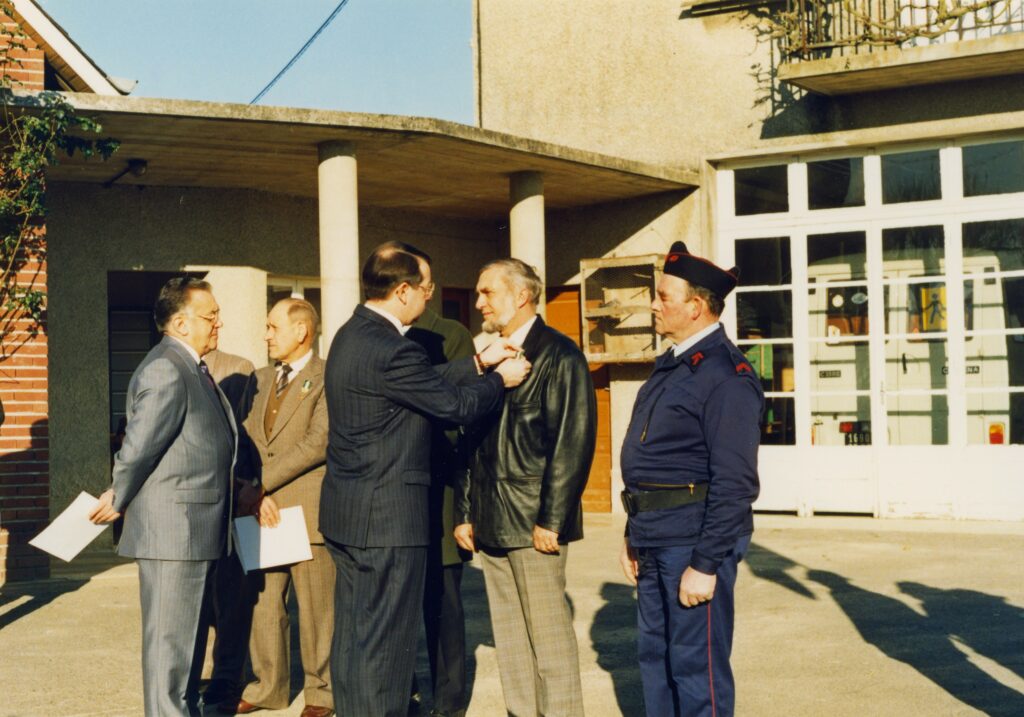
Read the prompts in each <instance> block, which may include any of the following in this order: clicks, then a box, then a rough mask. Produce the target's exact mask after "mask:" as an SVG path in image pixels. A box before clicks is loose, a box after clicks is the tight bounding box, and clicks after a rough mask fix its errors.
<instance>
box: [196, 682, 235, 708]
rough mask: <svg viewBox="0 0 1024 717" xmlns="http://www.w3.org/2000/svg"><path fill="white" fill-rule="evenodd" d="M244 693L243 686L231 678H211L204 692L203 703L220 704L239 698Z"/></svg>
mask: <svg viewBox="0 0 1024 717" xmlns="http://www.w3.org/2000/svg"><path fill="white" fill-rule="evenodd" d="M241 695H242V688H241V687H240V686H239V685H238V684H237V683H235V682H232V681H231V680H211V681H210V684H208V685H207V686H206V690H205V691H204V692H203V703H204V704H206V705H210V706H212V705H219V704H220V703H221V702H231V701H232V700H237V699H238V698H239V697H241Z"/></svg>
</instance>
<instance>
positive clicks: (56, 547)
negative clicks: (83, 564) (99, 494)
mask: <svg viewBox="0 0 1024 717" xmlns="http://www.w3.org/2000/svg"><path fill="white" fill-rule="evenodd" d="M97 500H98V499H97V498H94V497H92V496H91V495H89V494H88V493H86V492H85V491H82V492H81V493H79V494H78V497H77V498H75V500H74V502H73V503H72V504H71V505H69V506H68V507H67V508H65V509H64V512H63V513H61V514H60V515H58V516H57V517H56V518H54V520H53V522H52V523H50V524H49V525H48V526H46V528H45V529H44V530H43V532H41V533H40V534H39V535H37V536H36V537H34V538H32V540H30V541H28V544H29V545H34V546H35V547H37V548H39V549H40V550H43V551H45V552H47V553H49V554H50V555H55V556H57V557H58V558H60V559H61V560H63V561H65V562H68V563H70V562H71V560H72V558H74V557H75V556H76V555H78V554H79V553H80V552H82V548H84V547H85V546H86V545H88V544H89V543H91V542H92V541H94V540H95V539H96V538H97V537H98V536H99V534H100V533H102V532H103V531H104V530H106V529H107V528H108V527H109V525H110V524H109V523H106V524H103V525H96V524H94V523H91V522H90V521H89V518H88V515H89V513H90V511H92V509H93V508H95V507H96V501H97Z"/></svg>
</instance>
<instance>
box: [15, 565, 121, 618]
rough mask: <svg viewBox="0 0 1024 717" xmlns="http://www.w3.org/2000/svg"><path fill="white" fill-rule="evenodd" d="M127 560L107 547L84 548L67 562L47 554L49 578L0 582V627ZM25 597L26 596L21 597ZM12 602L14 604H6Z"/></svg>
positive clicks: (70, 591)
mask: <svg viewBox="0 0 1024 717" xmlns="http://www.w3.org/2000/svg"><path fill="white" fill-rule="evenodd" d="M30 549H31V550H33V551H34V550H36V549H35V548H30ZM130 562H131V561H130V560H128V559H126V558H121V557H119V556H117V555H116V554H115V553H114V552H113V551H112V550H111V549H110V548H92V549H87V550H85V551H84V552H82V553H81V554H79V555H78V556H77V557H76V558H75V559H74V561H73V562H71V563H65V562H63V561H62V560H58V559H56V558H51V559H50V577H49V578H47V579H44V580H27V581H25V582H7V583H4V584H3V585H2V586H0V630H2V629H3V628H5V627H7V626H8V625H11V624H13V623H15V622H17V621H18V620H20V619H22V618H23V617H27V616H28V615H31V614H32V613H33V612H35V611H36V610H38V609H40V608H43V607H46V606H47V605H49V604H50V603H51V602H53V601H54V600H56V599H57V598H59V597H61V596H62V595H66V594H68V593H72V592H75V591H76V590H78V589H79V588H81V587H82V586H83V585H85V584H86V583H88V582H89V581H90V580H92V578H93V577H94V576H96V575H99V574H100V573H103V572H106V571H107V570H110V569H111V568H115V567H117V566H120V565H124V564H127V563H130ZM26 597H27V598H28V599H27V600H25V599H24V598H26ZM15 602H18V604H17V605H15V606H14V607H8V606H10V605H11V604H12V603H15Z"/></svg>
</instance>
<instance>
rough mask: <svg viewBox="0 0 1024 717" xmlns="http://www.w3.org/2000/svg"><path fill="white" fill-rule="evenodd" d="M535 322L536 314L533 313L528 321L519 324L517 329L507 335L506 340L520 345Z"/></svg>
mask: <svg viewBox="0 0 1024 717" xmlns="http://www.w3.org/2000/svg"><path fill="white" fill-rule="evenodd" d="M535 323H537V316H536V314H534V315H533V316H532V317H531V318H530V320H529V321H527V322H526V323H525V324H523V325H522V326H520V327H519V328H518V329H516V330H515V331H513V332H512V334H511V335H510V336H509V337H508V340H509V341H511V342H512V343H514V344H515V345H516V346H522V345H523V342H524V341H526V335H527V334H528V333H530V329H531V328H533V325H534V324H535Z"/></svg>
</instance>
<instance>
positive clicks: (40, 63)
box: [0, 13, 46, 90]
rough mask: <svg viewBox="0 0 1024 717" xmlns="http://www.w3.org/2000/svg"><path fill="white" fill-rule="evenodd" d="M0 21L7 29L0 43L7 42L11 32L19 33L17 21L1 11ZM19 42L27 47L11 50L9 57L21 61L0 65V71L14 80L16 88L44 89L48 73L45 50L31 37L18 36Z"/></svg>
mask: <svg viewBox="0 0 1024 717" xmlns="http://www.w3.org/2000/svg"><path fill="white" fill-rule="evenodd" d="M0 23H2V24H3V26H4V27H5V28H6V30H7V32H4V33H2V34H0V43H3V42H6V40H7V38H8V37H10V35H11V34H17V33H18V27H17V25H16V24H15V22H14V21H13V20H12V19H11V18H10V17H8V16H7V15H4V14H3V13H0ZM18 42H20V43H21V44H22V45H24V46H25V49H24V50H18V49H15V50H11V51H10V53H9V55H8V57H9V58H10V59H12V60H15V59H17V60H19V62H16V63H15V62H12V63H10V64H9V65H8V66H6V67H0V72H2V73H3V74H5V75H8V76H10V78H11V79H12V80H14V82H12V84H11V86H12V87H14V88H15V89H19V90H42V89H44V85H45V77H46V73H45V70H44V63H45V60H44V57H43V51H42V50H41V49H40V48H39V46H38V45H37V44H36V43H35V42H33V41H32V38H30V37H22V38H18Z"/></svg>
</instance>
